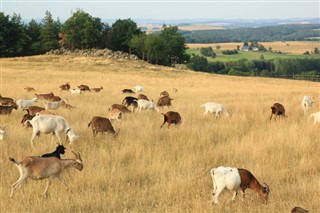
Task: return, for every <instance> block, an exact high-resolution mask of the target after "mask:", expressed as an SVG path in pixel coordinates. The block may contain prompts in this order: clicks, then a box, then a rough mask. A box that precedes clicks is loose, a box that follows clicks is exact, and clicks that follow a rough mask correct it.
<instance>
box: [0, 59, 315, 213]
mask: <svg viewBox="0 0 320 213" xmlns="http://www.w3.org/2000/svg"><path fill="white" fill-rule="evenodd" d="M0 77H1V78H0V93H1V95H2V96H5V97H12V98H14V99H15V100H17V99H31V98H33V97H34V93H48V92H53V93H54V94H55V95H58V96H60V97H62V98H63V99H66V100H67V101H68V103H69V104H71V105H72V106H75V108H74V109H72V110H66V109H58V110H56V111H55V113H56V114H58V115H61V116H63V117H64V118H66V120H67V121H68V122H69V124H70V126H71V127H72V128H73V129H74V131H75V133H76V134H79V135H81V138H80V139H79V141H76V142H75V143H74V144H73V145H71V146H70V145H69V143H65V146H66V147H67V150H66V154H65V155H64V156H63V158H73V154H72V153H71V150H74V151H76V152H80V153H81V156H82V159H83V163H84V169H83V170H82V171H78V170H76V169H70V170H68V171H67V172H66V173H64V178H65V179H66V181H67V183H68V184H69V190H67V189H66V187H65V186H64V185H63V184H62V183H61V182H60V181H58V180H54V181H53V183H52V184H51V186H50V188H49V191H48V193H49V194H48V197H47V198H45V197H43V196H42V192H43V191H44V188H45V186H46V180H42V181H34V180H29V181H27V184H24V185H23V187H22V189H21V190H20V189H16V191H15V193H14V195H13V197H12V198H9V194H10V190H11V184H12V183H14V182H15V181H16V180H17V179H18V178H19V172H18V169H17V168H16V167H15V166H14V165H13V163H12V162H10V161H9V160H8V158H9V157H14V158H15V159H18V160H22V159H23V158H24V157H26V156H30V155H41V154H43V153H47V152H51V151H53V150H54V149H55V147H56V144H55V141H56V138H54V143H52V142H51V136H50V135H41V136H40V138H37V139H36V140H35V141H34V144H35V147H34V148H32V147H31V144H30V138H31V133H32V130H31V129H24V128H23V127H22V126H21V123H20V121H21V118H22V116H23V114H25V112H24V111H22V110H14V111H13V113H12V114H11V115H10V116H1V117H0V125H3V124H5V123H7V124H8V126H7V132H8V135H7V138H6V139H5V140H3V141H0V149H1V156H0V164H1V168H2V169H1V174H0V177H1V182H0V190H1V195H0V199H1V202H0V212H239V213H242V212H268V213H269V212H290V210H291V209H292V208H293V207H294V206H301V207H304V208H306V209H308V210H309V211H310V212H320V206H319V197H320V182H319V180H320V158H319V153H320V146H319V142H320V134H319V130H320V124H317V125H313V123H312V122H309V123H308V122H307V118H306V117H304V115H303V110H302V108H301V106H300V102H301V100H302V97H303V96H304V95H308V96H310V97H313V98H314V100H315V104H314V105H313V107H312V108H311V110H310V111H309V114H310V113H312V112H316V111H320V106H319V102H320V93H319V92H320V83H316V82H307V81H293V80H284V79H271V78H253V77H248V78H244V77H232V76H222V75H214V74H207V73H196V72H191V71H188V70H183V69H175V68H168V67H162V66H155V65H149V64H147V63H145V62H141V61H112V60H109V59H98V58H84V57H71V56H34V57H21V58H8V59H3V58H2V59H0ZM65 82H70V84H71V88H76V86H77V85H80V84H87V85H89V86H90V87H100V86H103V88H104V90H103V91H102V92H101V93H85V94H80V95H71V94H70V92H65V91H64V92H61V91H60V89H59V85H60V84H62V83H65ZM135 85H142V86H143V87H144V88H145V92H144V94H145V95H147V96H148V97H149V98H150V99H153V100H154V101H157V99H158V97H159V94H160V92H161V91H163V90H167V91H168V92H170V91H171V89H172V88H177V89H178V92H177V93H171V97H172V98H173V99H174V100H173V101H172V104H173V106H172V107H171V108H170V109H168V108H163V109H161V110H160V112H163V113H165V112H167V111H168V110H173V111H177V112H179V113H180V115H181V117H182V124H181V125H180V126H179V127H175V126H172V127H170V128H169V129H168V128H166V127H165V128H162V129H160V125H161V124H162V122H163V116H162V115H161V113H160V112H154V111H149V112H146V111H142V112H135V113H133V114H125V115H124V118H123V121H122V122H115V123H114V126H115V128H116V129H120V133H119V136H118V137H117V138H116V139H114V138H113V137H112V136H111V135H108V134H104V135H101V134H98V136H97V137H96V138H93V136H92V130H91V128H88V123H89V121H90V120H91V118H92V117H93V116H95V115H100V116H105V117H106V116H107V111H108V108H109V107H110V106H111V105H112V104H114V103H121V102H122V100H123V98H124V97H125V96H126V95H125V94H122V92H121V90H122V89H124V88H131V89H134V86H135ZM27 86H29V87H34V88H35V89H36V90H37V91H35V92H27V91H25V90H24V88H25V87H27ZM208 101H213V102H218V103H222V104H224V106H225V108H226V109H228V110H230V111H232V117H231V118H226V117H223V116H222V117H221V118H220V119H214V116H213V115H208V116H203V112H204V109H203V107H200V106H201V105H202V104H204V103H206V102H208ZM275 102H280V103H282V104H283V105H284V106H285V108H286V114H287V115H288V117H287V118H285V119H282V120H276V121H275V120H272V121H270V120H269V116H270V113H271V109H270V106H271V105H273V103H275ZM43 103H44V102H43V101H39V102H38V103H37V105H38V106H43ZM62 138H65V136H63V137H62ZM221 165H222V166H230V167H238V168H246V169H248V170H249V171H251V172H252V173H253V174H254V175H255V177H256V178H257V179H258V180H259V181H260V182H261V183H263V182H266V183H267V184H268V185H269V187H270V190H271V192H270V197H269V203H268V205H264V204H262V203H261V202H260V200H259V197H258V195H257V193H256V192H254V191H253V190H251V189H248V190H247V191H246V198H245V200H244V201H242V200H241V194H239V195H238V197H237V198H236V202H235V203H233V202H231V197H232V193H231V192H229V191H225V192H223V193H222V194H221V195H220V197H219V201H220V205H211V199H212V197H211V193H212V189H213V186H212V180H211V176H210V170H211V169H212V168H213V167H218V166H221Z"/></svg>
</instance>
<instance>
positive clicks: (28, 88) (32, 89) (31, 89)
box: [24, 87, 36, 92]
mask: <svg viewBox="0 0 320 213" xmlns="http://www.w3.org/2000/svg"><path fill="white" fill-rule="evenodd" d="M24 89H25V90H27V92H31V91H36V90H35V88H33V87H25V88H24Z"/></svg>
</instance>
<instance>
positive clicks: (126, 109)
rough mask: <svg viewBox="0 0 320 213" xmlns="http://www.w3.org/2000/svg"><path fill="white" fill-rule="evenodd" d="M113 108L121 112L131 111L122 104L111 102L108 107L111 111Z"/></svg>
mask: <svg viewBox="0 0 320 213" xmlns="http://www.w3.org/2000/svg"><path fill="white" fill-rule="evenodd" d="M113 109H118V110H120V111H121V112H122V113H131V110H129V109H128V108H127V107H126V106H124V105H122V104H112V106H111V107H110V108H109V111H111V110H113Z"/></svg>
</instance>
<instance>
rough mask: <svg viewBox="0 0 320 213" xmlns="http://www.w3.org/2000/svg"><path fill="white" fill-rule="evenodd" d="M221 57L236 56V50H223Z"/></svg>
mask: <svg viewBox="0 0 320 213" xmlns="http://www.w3.org/2000/svg"><path fill="white" fill-rule="evenodd" d="M222 54H223V55H234V54H238V51H237V50H236V49H234V50H224V51H222Z"/></svg>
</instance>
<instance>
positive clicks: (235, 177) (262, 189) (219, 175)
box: [210, 166, 270, 204]
mask: <svg viewBox="0 0 320 213" xmlns="http://www.w3.org/2000/svg"><path fill="white" fill-rule="evenodd" d="M210 174H211V177H212V181H213V193H212V196H213V203H216V204H218V203H219V202H218V196H219V194H220V193H221V192H222V191H223V190H224V189H228V190H229V191H233V197H232V201H235V198H236V196H237V194H238V190H239V189H241V192H242V194H243V198H244V196H245V190H246V189H247V188H251V189H253V190H255V191H256V192H257V193H258V194H259V196H260V198H261V199H262V200H263V201H264V202H265V203H267V200H268V195H269V192H270V189H269V187H268V185H267V184H265V185H266V186H262V185H261V184H260V183H259V182H258V180H257V179H256V178H255V177H254V176H253V175H252V174H251V172H249V171H248V170H246V169H239V168H230V167H223V166H220V167H218V168H213V169H211V171H210Z"/></svg>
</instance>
